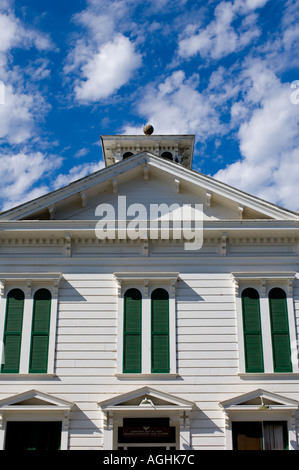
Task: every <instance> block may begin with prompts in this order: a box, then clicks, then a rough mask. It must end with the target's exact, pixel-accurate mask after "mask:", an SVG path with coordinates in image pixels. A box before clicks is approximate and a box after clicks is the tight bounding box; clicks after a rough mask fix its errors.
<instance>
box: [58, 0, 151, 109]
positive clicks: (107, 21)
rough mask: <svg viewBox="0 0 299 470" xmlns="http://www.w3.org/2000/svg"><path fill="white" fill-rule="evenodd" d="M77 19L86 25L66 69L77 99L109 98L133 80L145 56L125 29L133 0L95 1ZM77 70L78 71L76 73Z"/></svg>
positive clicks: (87, 100)
mask: <svg viewBox="0 0 299 470" xmlns="http://www.w3.org/2000/svg"><path fill="white" fill-rule="evenodd" d="M88 3H89V5H88V7H87V9H86V10H83V11H82V12H80V13H78V14H76V15H75V16H74V21H75V22H76V23H77V24H78V25H80V26H81V27H83V28H84V32H85V34H84V36H83V37H80V38H79V39H76V41H75V43H74V47H73V49H72V50H71V51H70V52H69V54H68V57H67V61H66V64H65V67H64V72H65V74H66V75H68V76H69V78H70V79H71V80H72V81H73V82H74V93H75V99H76V100H78V101H79V102H81V103H84V104H89V103H93V102H96V101H99V100H102V99H105V98H107V97H109V96H111V95H112V94H114V93H115V92H116V91H118V90H119V89H120V88H121V87H122V86H123V85H125V84H126V83H128V82H129V80H130V79H131V78H132V77H133V75H134V72H135V71H136V70H137V69H138V68H139V67H140V66H141V64H142V56H141V54H140V53H139V52H138V51H137V49H136V42H135V43H134V42H133V41H132V39H131V38H130V37H129V35H128V34H125V29H126V26H127V29H130V28H132V23H131V22H130V23H129V24H127V22H126V21H127V20H126V17H127V14H126V13H127V11H128V8H129V6H130V5H129V4H131V6H133V2H130V1H123V0H120V1H111V2H103V1H101V0H100V1H96V2H94V1H92V0H90V1H89V2H88ZM72 74H74V75H72Z"/></svg>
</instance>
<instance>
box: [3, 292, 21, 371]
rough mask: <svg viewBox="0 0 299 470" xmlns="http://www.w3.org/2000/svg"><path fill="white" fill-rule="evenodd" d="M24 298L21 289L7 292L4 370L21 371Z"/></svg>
mask: <svg viewBox="0 0 299 470" xmlns="http://www.w3.org/2000/svg"><path fill="white" fill-rule="evenodd" d="M24 298H25V296H24V292H23V291H22V290H21V289H12V290H11V291H10V292H9V293H8V294H7V303H6V316H5V327H4V358H3V364H2V368H1V371H2V372H10V373H17V372H19V364H20V352H21V339H22V324H23V311H24Z"/></svg>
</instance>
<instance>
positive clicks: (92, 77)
mask: <svg viewBox="0 0 299 470" xmlns="http://www.w3.org/2000/svg"><path fill="white" fill-rule="evenodd" d="M140 65H141V55H140V54H138V53H137V52H135V50H134V45H133V44H132V43H131V41H130V40H129V39H128V38H127V37H125V36H123V35H122V34H118V35H117V36H116V37H115V38H114V40H113V41H110V42H108V43H106V44H104V45H103V46H102V47H101V48H100V50H99V52H97V53H96V54H94V55H93V56H92V57H91V58H90V59H89V60H88V61H87V63H86V64H85V65H84V66H83V67H82V75H83V77H84V80H82V81H81V82H80V83H79V85H77V86H76V87H75V94H76V98H77V99H78V100H79V101H87V102H94V101H98V100H100V99H102V98H107V97H108V96H110V95H112V94H113V93H114V92H115V91H116V90H118V89H119V88H120V87H122V86H123V85H125V84H126V83H127V82H128V81H129V79H130V78H131V77H132V74H133V72H134V71H135V70H136V69H137V68H138V67H140Z"/></svg>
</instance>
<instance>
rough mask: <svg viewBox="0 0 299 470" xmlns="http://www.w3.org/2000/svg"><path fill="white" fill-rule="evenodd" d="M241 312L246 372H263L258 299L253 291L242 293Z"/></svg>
mask: <svg viewBox="0 0 299 470" xmlns="http://www.w3.org/2000/svg"><path fill="white" fill-rule="evenodd" d="M242 311H243V331H244V349H245V364H246V372H263V371H264V363H263V346H262V331H261V318H260V298H259V294H258V292H257V291H256V290H255V289H251V288H248V289H245V290H244V291H243V292H242Z"/></svg>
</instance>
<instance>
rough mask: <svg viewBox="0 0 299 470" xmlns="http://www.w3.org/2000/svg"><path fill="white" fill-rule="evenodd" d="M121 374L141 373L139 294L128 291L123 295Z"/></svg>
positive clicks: (137, 291)
mask: <svg viewBox="0 0 299 470" xmlns="http://www.w3.org/2000/svg"><path fill="white" fill-rule="evenodd" d="M123 351H124V353H123V372H125V373H130V372H131V373H140V372H141V293H140V292H139V290H138V289H128V290H127V291H126V292H125V295H124V344H123Z"/></svg>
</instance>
